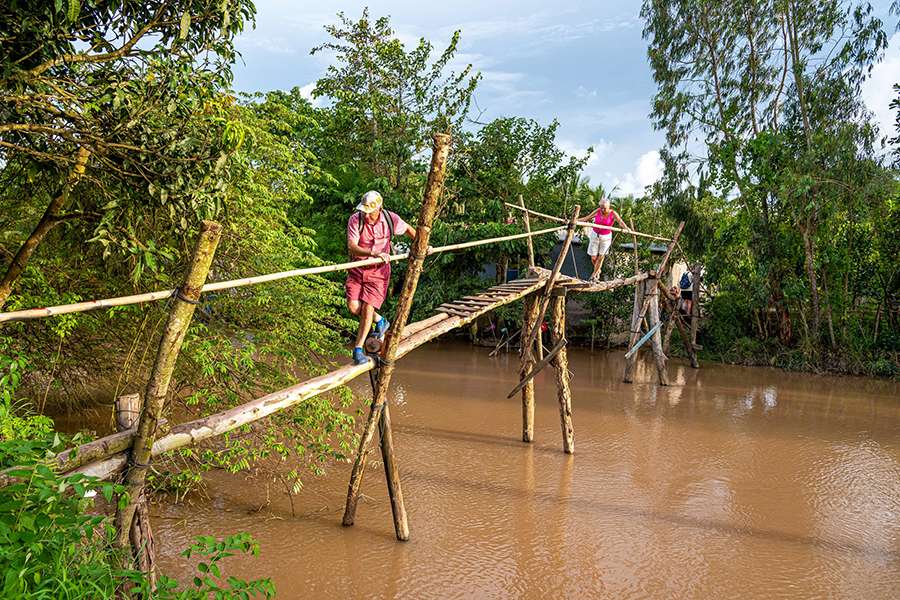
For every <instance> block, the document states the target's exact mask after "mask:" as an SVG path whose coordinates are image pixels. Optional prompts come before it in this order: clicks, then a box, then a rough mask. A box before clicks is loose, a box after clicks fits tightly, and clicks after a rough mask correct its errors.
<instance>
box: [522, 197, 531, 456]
mask: <svg viewBox="0 0 900 600" xmlns="http://www.w3.org/2000/svg"><path fill="white" fill-rule="evenodd" d="M519 206H521V207H522V214H523V215H524V217H523V218H524V220H525V232H526V233H531V221H530V220H529V219H528V211H527V210H526V209H525V200H524V199H523V198H522V194H519ZM525 240H526V241H527V242H528V266H529V267H533V266H534V242H532V240H531V238H530V237H527V238H525ZM526 441H527V440H526Z"/></svg>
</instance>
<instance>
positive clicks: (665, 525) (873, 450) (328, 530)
mask: <svg viewBox="0 0 900 600" xmlns="http://www.w3.org/2000/svg"><path fill="white" fill-rule="evenodd" d="M487 354H488V350H486V349H483V348H472V347H470V346H468V345H464V344H457V343H439V344H432V345H429V346H426V347H423V348H420V349H418V350H416V351H415V352H413V353H412V354H411V355H410V356H408V357H407V358H405V359H403V360H402V361H401V362H400V363H398V364H399V368H398V370H397V373H396V374H395V377H394V382H395V385H394V390H395V395H394V399H393V403H392V417H393V421H394V426H395V434H394V441H395V444H396V448H397V452H398V459H399V462H400V472H401V476H402V481H403V491H404V495H405V498H406V506H407V509H408V511H409V520H410V529H411V540H410V541H409V542H407V543H401V542H397V541H396V540H395V538H394V531H393V526H392V521H391V514H390V505H389V502H388V498H387V492H386V488H385V482H384V476H383V473H382V469H381V464H380V462H379V461H378V460H373V461H371V465H370V467H369V469H368V471H367V473H366V479H365V482H364V484H363V493H364V497H363V500H362V501H361V503H360V506H359V512H358V514H357V520H356V525H355V526H354V527H351V528H344V527H342V526H341V514H342V511H343V505H344V498H345V494H346V488H347V481H348V477H349V471H350V466H349V465H346V464H335V465H331V466H330V467H329V470H328V474H327V475H326V476H325V477H322V478H318V479H315V478H312V477H309V478H308V480H307V482H306V487H305V488H304V490H303V491H302V492H301V493H300V495H299V496H298V497H296V499H295V510H296V516H293V517H292V516H291V511H290V506H289V504H288V501H287V499H286V498H285V497H284V496H283V494H281V493H280V492H278V491H277V488H276V487H274V486H273V487H272V494H271V496H270V497H271V500H272V502H271V503H270V504H269V505H268V506H265V507H264V508H262V509H261V510H259V507H260V506H262V505H264V504H265V502H266V493H265V486H264V485H263V484H261V483H260V482H259V481H253V480H247V479H245V478H244V476H242V475H229V474H227V473H212V474H210V475H209V476H208V478H207V479H208V483H209V486H208V494H209V498H208V499H203V498H194V499H193V500H192V501H191V502H190V503H189V504H183V505H173V504H171V503H167V502H162V503H159V504H157V505H155V506H154V509H153V511H154V529H155V533H156V537H157V543H158V546H159V547H160V548H161V549H162V553H163V556H162V557H161V563H162V567H163V570H164V571H166V572H167V573H169V574H171V575H174V576H179V577H180V578H184V577H186V576H187V575H188V574H189V573H190V567H191V565H190V564H189V561H187V559H184V558H182V557H181V556H179V554H178V553H179V552H180V550H182V549H183V548H185V547H186V546H187V545H188V544H189V543H190V541H191V540H192V539H193V537H194V536H196V535H200V534H212V535H219V536H222V535H226V534H229V533H236V532H239V531H247V532H249V533H251V534H252V535H253V536H254V537H255V538H256V539H257V540H258V541H259V542H260V545H261V554H260V556H259V557H256V558H246V559H244V558H242V559H240V560H232V561H231V562H228V563H226V570H227V571H228V573H229V574H234V575H239V576H243V577H247V578H252V577H263V576H269V577H271V578H272V579H273V580H274V582H275V584H276V587H277V589H278V596H279V598H304V599H311V598H415V599H419V598H440V599H449V598H860V599H867V600H874V599H879V598H885V599H887V598H900V385H898V384H897V383H892V382H887V381H875V380H867V379H857V378H836V377H821V376H812V375H804V374H791V373H785V372H782V371H777V370H769V369H759V368H740V367H731V366H721V365H714V364H704V365H703V369H702V370H700V371H693V370H691V369H690V368H688V367H687V366H686V365H684V364H683V363H680V362H678V361H672V364H671V365H670V374H671V380H672V386H671V387H669V388H660V387H657V386H656V385H655V383H654V382H655V371H654V370H653V368H652V365H651V363H650V362H646V363H643V364H642V365H640V366H639V369H638V371H637V375H636V381H637V383H636V384H634V385H626V384H623V383H621V375H622V369H623V363H622V360H623V359H622V353H621V352H616V353H604V352H595V353H593V354H592V353H590V352H589V351H587V350H580V349H574V350H572V351H570V363H571V369H572V371H573V379H572V389H573V398H574V400H573V412H574V424H575V444H576V452H575V454H574V456H567V455H565V454H563V452H562V450H561V434H560V427H559V416H558V413H557V404H556V395H555V388H554V380H553V373H552V371H550V370H549V369H548V370H547V371H545V372H544V373H542V374H540V375H539V376H538V377H537V380H536V395H537V410H536V418H535V443H534V444H531V445H526V444H523V443H522V442H521V441H520V435H521V433H520V431H521V409H520V400H519V399H518V397H517V398H516V399H513V400H507V399H506V394H507V392H508V391H509V390H510V389H511V388H512V387H513V385H514V384H515V383H516V381H517V365H518V363H517V359H516V357H515V356H514V355H506V356H500V357H498V358H488V356H487ZM359 389H364V388H362V387H359ZM373 457H374V458H377V457H378V455H377V452H376V454H374V455H373ZM188 581H189V579H188Z"/></svg>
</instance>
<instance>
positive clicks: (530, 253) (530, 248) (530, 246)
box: [519, 194, 534, 267]
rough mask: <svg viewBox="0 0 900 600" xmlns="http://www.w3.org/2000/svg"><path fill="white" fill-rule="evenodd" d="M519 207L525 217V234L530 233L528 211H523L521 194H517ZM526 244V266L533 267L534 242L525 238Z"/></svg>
mask: <svg viewBox="0 0 900 600" xmlns="http://www.w3.org/2000/svg"><path fill="white" fill-rule="evenodd" d="M519 206H521V207H522V214H523V215H525V216H524V217H523V218H524V220H525V231H526V232H527V233H531V221H530V220H529V218H528V211H527V210H526V209H525V200H524V199H523V198H522V194H519ZM525 240H526V241H527V242H528V266H529V267H534V242H533V241H532V240H531V238H530V237H527V238H525Z"/></svg>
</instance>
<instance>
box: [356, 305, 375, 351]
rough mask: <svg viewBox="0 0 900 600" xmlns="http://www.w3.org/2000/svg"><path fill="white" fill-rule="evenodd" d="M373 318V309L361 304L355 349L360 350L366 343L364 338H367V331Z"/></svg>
mask: <svg viewBox="0 0 900 600" xmlns="http://www.w3.org/2000/svg"><path fill="white" fill-rule="evenodd" d="M374 316H375V309H374V308H372V305H371V304H366V303H365V302H361V303H360V308H359V331H358V332H357V333H356V347H357V348H362V345H363V344H365V343H366V338H367V337H368V336H369V331H370V330H371V329H372V319H373V318H374Z"/></svg>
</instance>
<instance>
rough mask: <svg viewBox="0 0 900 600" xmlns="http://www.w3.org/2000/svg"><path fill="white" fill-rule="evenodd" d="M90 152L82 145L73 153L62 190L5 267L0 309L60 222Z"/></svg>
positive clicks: (1, 283)
mask: <svg viewBox="0 0 900 600" xmlns="http://www.w3.org/2000/svg"><path fill="white" fill-rule="evenodd" d="M90 154H91V153H90V151H89V150H88V149H86V148H84V147H82V148H79V149H78V153H77V154H76V155H75V165H74V166H73V167H72V171H71V172H70V173H69V177H68V179H67V180H66V183H65V184H63V187H62V190H60V192H59V194H57V195H56V197H55V198H53V200H52V201H51V202H50V204H49V205H48V206H47V209H46V210H45V211H44V214H43V216H42V217H41V220H40V221H38V224H37V226H35V228H34V230H33V231H32V232H31V234H30V235H29V236H28V237H27V238H26V239H25V241H24V242H23V243H22V246H21V247H20V248H19V251H18V252H16V256H15V257H14V258H13V260H12V262H11V263H10V264H9V267H8V268H7V269H6V274H5V275H3V279H2V280H0V309H2V308H3V305H4V304H6V300H7V299H8V298H9V296H10V294H11V293H12V289H13V285H15V283H16V281H17V280H18V279H19V276H20V275H22V272H23V271H24V270H25V267H26V266H28V261H29V260H31V256H32V255H33V254H34V251H35V250H37V247H38V246H40V244H41V242H43V241H44V238H45V237H47V234H48V233H50V230H51V229H53V228H54V227H55V226H56V225H57V223H59V222H60V218H59V211H60V210H61V209H62V207H63V206H65V205H66V203H67V202H68V200H69V193H70V192H71V191H72V188H73V187H75V184H76V183H77V182H78V180H79V179H81V176H82V175H84V170H85V167H86V166H87V161H88V157H89V156H90Z"/></svg>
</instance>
